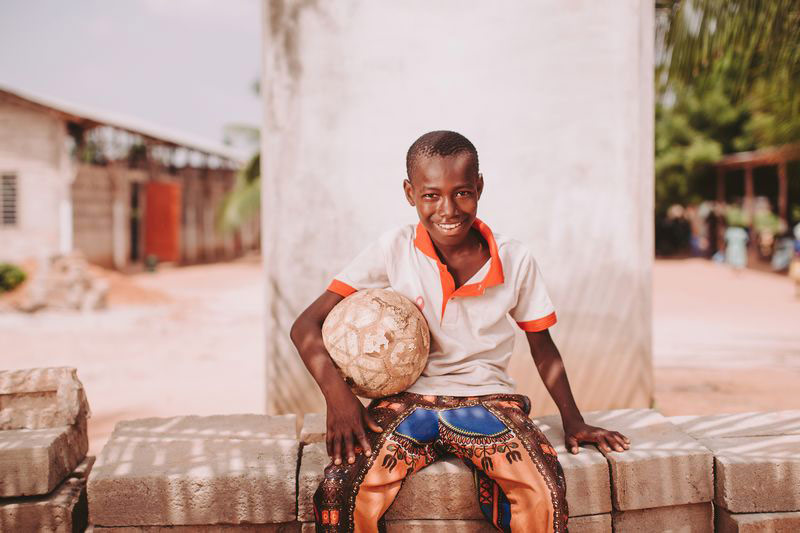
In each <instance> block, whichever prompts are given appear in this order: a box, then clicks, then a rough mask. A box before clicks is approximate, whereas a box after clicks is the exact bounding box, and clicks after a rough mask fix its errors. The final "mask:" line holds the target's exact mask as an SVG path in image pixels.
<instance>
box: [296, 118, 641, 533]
mask: <svg viewBox="0 0 800 533" xmlns="http://www.w3.org/2000/svg"><path fill="white" fill-rule="evenodd" d="M406 171H407V174H408V179H406V180H405V181H404V182H403V189H404V191H405V196H406V199H407V201H408V203H409V204H411V205H412V206H414V207H416V209H417V214H418V215H419V224H418V225H417V226H416V227H414V226H412V225H409V226H406V227H403V228H400V229H399V230H395V231H390V232H387V233H385V234H384V235H383V236H382V237H381V238H380V240H379V241H378V242H376V243H374V244H373V245H372V246H370V247H368V248H367V249H366V250H364V251H363V252H362V253H361V254H360V255H359V256H358V257H356V258H355V259H354V260H353V262H352V263H351V264H350V265H348V266H347V267H346V268H345V269H344V270H343V271H342V272H341V273H340V274H339V275H338V276H336V278H335V279H334V280H333V281H332V282H331V284H330V285H329V287H328V289H327V291H326V292H324V293H323V294H322V296H320V297H319V298H317V300H316V301H315V302H314V303H312V304H311V305H310V306H309V307H308V309H306V310H305V311H303V313H302V314H301V315H300V316H299V317H298V318H297V320H296V321H295V323H294V325H293V327H292V331H291V337H292V341H293V342H294V344H295V346H296V347H297V350H298V352H299V353H300V357H301V358H302V359H303V362H304V363H305V365H306V367H307V368H308V370H309V372H311V375H312V376H313V377H314V379H315V380H316V381H317V383H318V384H319V387H320V389H321V390H322V393H323V394H324V396H325V399H326V402H327V417H328V419H327V435H326V443H327V448H328V455H329V456H331V457H332V459H333V461H332V464H330V465H329V466H328V467H327V468H326V469H325V477H324V479H323V481H322V483H321V484H320V486H319V488H318V489H317V491H316V493H315V495H314V511H315V519H316V524H317V531H355V532H356V533H358V532H366V531H370V532H373V531H379V530H380V531H383V530H384V528H385V524H384V519H383V514H384V513H385V512H386V510H387V509H388V508H389V506H390V505H391V503H392V501H393V500H394V498H395V496H396V495H397V493H398V491H399V490H400V486H401V485H402V483H403V480H404V479H405V478H406V477H407V476H408V475H411V474H413V473H414V472H416V471H418V470H420V469H421V468H424V467H425V466H427V465H429V464H431V463H432V462H433V461H435V460H436V459H437V458H439V457H441V456H442V455H443V454H445V453H452V454H455V455H456V456H457V457H459V458H461V459H462V460H463V461H464V462H465V463H466V464H467V465H468V466H470V467H471V468H472V470H473V473H474V476H475V482H476V487H477V490H478V502H479V506H480V508H481V511H482V512H483V514H484V516H485V517H486V519H487V520H489V521H490V522H491V523H492V524H493V525H494V527H495V528H496V529H498V530H501V531H525V532H545V531H547V532H550V531H555V532H563V531H567V518H568V517H567V513H568V510H567V502H566V486H565V483H564V474H563V471H562V469H561V465H560V464H559V463H558V459H557V457H556V452H555V450H554V449H553V448H552V446H551V445H550V443H549V442H548V441H547V438H545V436H544V434H543V433H542V432H541V431H540V430H539V429H538V428H537V427H536V426H535V425H534V424H533V423H532V422H531V420H530V418H528V414H529V412H530V407H531V406H530V400H529V399H528V398H527V397H526V396H523V395H519V394H514V382H513V381H512V380H511V379H510V378H509V377H508V375H507V374H506V367H507V366H508V361H509V359H510V357H511V351H512V346H513V338H514V331H513V326H512V324H511V322H510V321H509V320H508V316H509V315H510V316H511V318H512V319H513V320H514V321H515V322H516V323H517V325H518V326H519V327H520V328H522V329H523V330H524V331H525V332H526V336H527V339H528V343H529V344H530V348H531V353H532V354H533V359H534V361H535V364H536V368H537V370H538V371H539V375H540V376H541V378H542V380H543V381H544V384H545V386H546V387H547V389H548V391H549V393H550V395H551V396H552V397H553V400H554V401H555V402H556V405H557V406H558V409H559V411H560V413H561V418H562V421H563V425H564V433H565V436H566V437H565V438H566V446H567V448H568V449H569V450H570V451H571V452H572V453H573V454H574V453H578V445H579V444H580V443H581V442H593V443H597V444H598V445H599V447H600V448H601V449H603V450H604V451H610V450H611V449H614V450H616V451H623V450H625V449H627V448H628V447H629V443H630V441H629V439H628V438H627V437H625V436H624V435H622V434H620V433H618V432H615V431H608V430H605V429H602V428H597V427H593V426H589V425H587V424H585V423H584V421H583V418H582V416H581V414H580V412H579V411H578V408H577V406H576V404H575V401H574V399H573V397H572V393H571V391H570V388H569V383H568V381H567V376H566V373H565V371H564V365H563V363H562V360H561V356H560V354H559V352H558V349H557V348H556V347H555V345H554V344H553V341H552V339H551V337H550V333H549V332H548V328H549V327H550V326H552V325H553V324H555V322H556V315H555V312H554V311H553V308H552V304H551V303H550V299H549V297H548V295H547V292H546V290H545V288H544V285H543V282H542V279H541V275H540V273H539V270H538V267H537V265H536V262H535V261H534V260H533V257H532V256H531V254H530V253H529V252H528V251H527V249H526V248H525V247H524V246H523V245H522V244H521V243H519V242H517V241H514V240H511V239H508V238H505V237H501V236H499V235H494V234H492V232H491V230H490V229H489V227H488V226H487V225H486V224H484V223H483V222H481V221H480V220H478V219H477V218H476V214H477V208H478V200H479V199H480V196H481V192H482V191H483V176H482V175H481V174H480V173H479V172H478V153H477V151H476V149H475V147H474V146H473V145H472V143H471V142H470V141H469V140H467V139H466V138H465V137H463V136H462V135H460V134H458V133H455V132H452V131H433V132H430V133H426V134H425V135H423V136H422V137H420V138H419V139H417V140H416V141H415V142H414V144H412V145H411V148H409V150H408V154H407V156H406ZM384 287H391V288H392V289H393V290H395V291H397V292H399V293H400V294H403V295H405V296H406V297H408V298H409V299H410V300H411V301H414V302H416V303H417V306H419V307H420V309H421V311H422V313H423V314H424V315H425V318H426V320H427V321H428V325H429V327H430V330H431V351H430V355H429V358H428V363H427V365H426V367H425V370H424V371H423V373H422V375H421V376H420V378H419V379H418V380H417V381H416V382H415V383H414V384H413V385H412V386H411V387H410V388H409V389H408V390H407V391H405V392H402V393H399V394H396V395H393V396H389V397H387V398H380V399H376V400H373V401H372V402H371V403H370V404H369V407H368V408H364V407H363V406H362V404H361V403H360V402H359V400H358V399H357V398H356V397H355V396H354V395H353V393H352V392H351V391H350V389H349V388H348V386H347V385H346V384H345V382H344V381H343V380H342V379H341V377H340V376H339V374H338V373H337V371H336V368H335V366H334V364H333V361H332V360H331V358H330V356H329V355H328V353H327V351H326V350H325V347H324V345H323V342H322V333H321V327H322V323H323V322H324V320H325V317H326V316H327V315H328V313H329V312H330V311H331V309H333V307H334V306H335V305H336V304H337V303H339V302H340V301H341V300H342V298H344V297H345V296H347V295H349V294H351V293H353V292H355V291H356V290H360V289H367V288H384Z"/></svg>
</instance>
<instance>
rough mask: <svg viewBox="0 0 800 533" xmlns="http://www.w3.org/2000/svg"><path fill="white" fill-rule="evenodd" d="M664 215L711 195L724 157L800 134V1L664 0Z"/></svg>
mask: <svg viewBox="0 0 800 533" xmlns="http://www.w3.org/2000/svg"><path fill="white" fill-rule="evenodd" d="M656 9H657V13H658V18H657V21H658V22H659V24H660V26H659V29H660V30H662V31H659V32H657V34H658V35H659V39H660V40H659V41H658V42H657V43H656V46H657V51H658V54H657V55H658V57H659V58H660V63H659V64H657V65H656V86H657V102H658V103H657V105H656V125H655V130H656V154H655V155H656V211H657V213H658V214H663V213H664V212H665V210H666V208H667V207H668V206H669V205H670V204H672V203H683V204H686V203H690V202H696V201H699V200H700V199H701V198H702V197H706V198H707V197H709V194H708V193H709V186H708V185H709V184H710V183H712V179H713V175H712V172H713V170H712V168H711V164H712V163H714V162H716V161H717V160H719V159H720V158H721V157H722V156H723V155H725V154H729V153H734V152H740V151H745V150H753V149H757V148H763V147H767V146H774V145H778V144H784V143H789V142H793V141H796V140H798V139H800V89H799V87H800V38H798V34H800V32H798V28H800V2H798V1H797V0H770V1H769V2H761V1H758V0H725V1H723V0H671V1H670V0H662V1H657V2H656Z"/></svg>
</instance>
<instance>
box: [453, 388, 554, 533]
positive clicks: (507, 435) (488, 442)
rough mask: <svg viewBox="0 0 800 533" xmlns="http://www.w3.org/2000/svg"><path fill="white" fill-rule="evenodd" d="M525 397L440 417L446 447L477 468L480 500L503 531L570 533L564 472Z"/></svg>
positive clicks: (492, 399) (493, 400)
mask: <svg viewBox="0 0 800 533" xmlns="http://www.w3.org/2000/svg"><path fill="white" fill-rule="evenodd" d="M529 410H530V402H529V400H528V399H527V398H526V397H524V396H521V395H508V394H503V395H498V394H495V395H490V396H485V397H482V398H480V401H479V402H478V403H477V404H476V405H472V406H468V407H462V408H455V409H450V410H446V411H442V412H441V413H440V416H439V418H440V423H441V425H440V435H441V439H442V443H443V445H444V449H445V450H447V451H450V452H453V453H455V454H456V455H457V456H459V457H461V458H462V459H463V460H464V461H465V462H467V463H468V464H471V465H472V466H473V467H474V468H475V481H476V488H477V490H478V502H479V504H480V506H481V510H482V511H483V513H484V515H485V516H486V518H487V519H488V520H489V521H490V522H492V524H493V525H494V526H495V527H496V528H497V529H499V530H501V531H526V532H532V533H533V532H536V533H544V532H548V533H549V532H566V531H567V519H568V508H567V500H566V483H565V482H564V472H563V470H562V468H561V465H560V464H559V463H558V458H557V455H556V452H555V450H554V449H553V447H552V446H551V445H550V443H549V442H548V440H547V438H546V437H545V436H544V434H543V433H542V432H541V430H540V429H539V428H537V427H536V426H535V425H534V424H533V422H532V421H531V420H530V418H528V416H527V412H529Z"/></svg>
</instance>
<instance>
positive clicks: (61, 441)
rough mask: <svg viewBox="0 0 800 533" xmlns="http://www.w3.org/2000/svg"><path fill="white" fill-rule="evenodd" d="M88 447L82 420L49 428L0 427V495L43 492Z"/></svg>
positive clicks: (55, 483)
mask: <svg viewBox="0 0 800 533" xmlns="http://www.w3.org/2000/svg"><path fill="white" fill-rule="evenodd" d="M88 449H89V439H88V436H87V433H86V422H85V421H79V423H77V424H74V425H71V426H62V427H57V428H49V429H9V430H5V431H0V497H3V498H8V497H13V496H35V495H39V494H46V493H48V492H50V491H51V490H53V489H54V488H55V487H56V486H57V485H58V484H59V483H61V482H62V481H63V480H64V479H65V478H66V477H67V475H69V473H70V472H71V471H72V470H73V469H75V467H76V466H78V463H80V462H81V460H83V458H84V457H85V456H86V452H87V450H88Z"/></svg>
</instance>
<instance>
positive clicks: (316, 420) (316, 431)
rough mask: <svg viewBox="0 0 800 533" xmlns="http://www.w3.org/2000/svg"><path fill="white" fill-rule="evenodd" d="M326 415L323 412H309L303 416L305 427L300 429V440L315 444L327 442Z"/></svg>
mask: <svg viewBox="0 0 800 533" xmlns="http://www.w3.org/2000/svg"><path fill="white" fill-rule="evenodd" d="M326 432H327V428H326V427H325V415H324V414H323V413H308V414H306V415H304V416H303V429H301V430H300V442H302V443H305V444H313V443H315V442H325V433H326Z"/></svg>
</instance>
